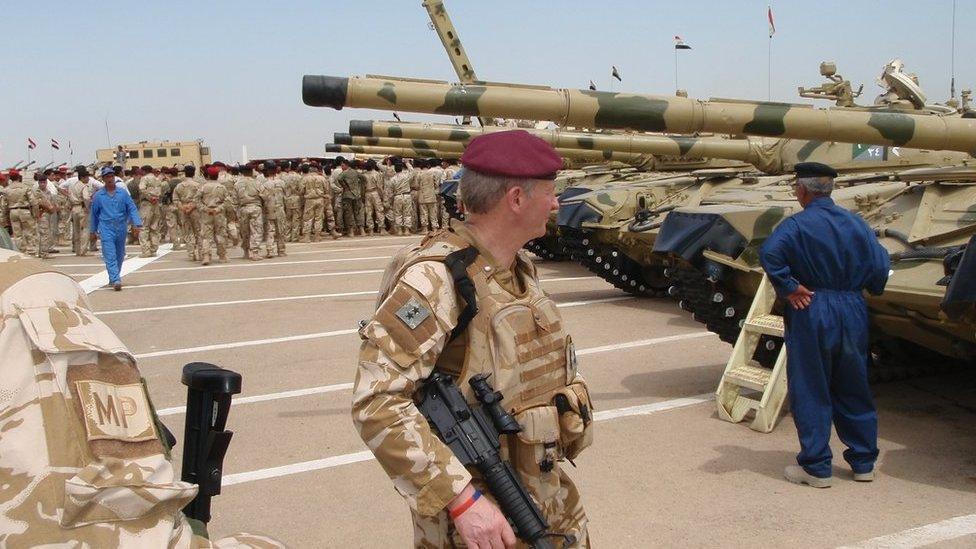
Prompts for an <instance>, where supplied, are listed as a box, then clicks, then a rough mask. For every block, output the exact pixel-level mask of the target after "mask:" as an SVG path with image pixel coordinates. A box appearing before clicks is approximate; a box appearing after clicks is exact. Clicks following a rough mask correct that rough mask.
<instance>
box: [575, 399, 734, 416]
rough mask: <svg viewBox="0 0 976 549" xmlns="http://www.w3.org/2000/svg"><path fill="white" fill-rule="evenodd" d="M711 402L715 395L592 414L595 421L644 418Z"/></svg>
mask: <svg viewBox="0 0 976 549" xmlns="http://www.w3.org/2000/svg"><path fill="white" fill-rule="evenodd" d="M712 400H715V393H705V394H702V395H696V396H691V397H685V398H676V399H674V400H665V401H664V402H652V403H650V404H640V405H637V406H628V407H627V408H617V409H615V410H604V411H602V412H596V413H595V414H593V419H594V420H596V421H607V420H610V419H617V418H621V417H630V416H645V415H648V414H653V413H655V412H663V411H665V410H674V409H675V408H684V407H685V406H694V405H695V404H701V403H702V402H709V401H712Z"/></svg>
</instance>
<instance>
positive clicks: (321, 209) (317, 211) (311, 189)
mask: <svg viewBox="0 0 976 549" xmlns="http://www.w3.org/2000/svg"><path fill="white" fill-rule="evenodd" d="M299 184H300V185H301V188H302V196H303V197H304V202H305V211H304V212H303V214H302V221H303V223H304V225H305V226H304V228H303V229H302V242H309V241H312V240H314V241H318V240H320V239H321V238H322V227H323V226H325V227H326V228H327V229H328V231H329V232H330V233H332V236H333V237H336V236H338V233H336V230H335V217H334V215H333V213H332V192H331V190H332V189H330V188H329V180H328V179H326V177H325V176H324V175H322V174H320V173H309V174H307V175H305V176H303V177H302V179H301V180H300V181H299ZM323 223H324V225H323Z"/></svg>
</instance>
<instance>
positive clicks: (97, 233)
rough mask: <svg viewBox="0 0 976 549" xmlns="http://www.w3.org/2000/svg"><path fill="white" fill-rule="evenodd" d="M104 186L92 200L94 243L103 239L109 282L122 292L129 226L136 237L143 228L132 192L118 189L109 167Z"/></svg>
mask: <svg viewBox="0 0 976 549" xmlns="http://www.w3.org/2000/svg"><path fill="white" fill-rule="evenodd" d="M101 176H102V182H103V183H105V186H104V187H102V188H101V189H99V190H98V191H97V192H96V193H95V195H94V196H92V201H91V219H90V227H91V240H92V244H94V243H95V239H96V238H100V239H101V240H102V259H103V260H104V261H105V270H106V271H108V283H109V284H111V285H112V287H113V288H115V291H120V290H121V289H122V279H121V278H120V276H119V271H121V270H122V261H124V260H125V239H126V233H128V223H132V225H133V227H134V229H133V232H134V233H135V236H136V238H138V237H139V230H140V229H142V219H141V218H140V217H139V210H138V209H137V208H136V205H135V203H134V202H133V201H132V197H131V196H129V193H127V192H125V191H123V190H121V189H119V188H117V187H116V178H115V171H114V170H112V168H110V167H108V166H106V167H104V168H102V171H101Z"/></svg>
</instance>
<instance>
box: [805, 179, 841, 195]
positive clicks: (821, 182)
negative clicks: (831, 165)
mask: <svg viewBox="0 0 976 549" xmlns="http://www.w3.org/2000/svg"><path fill="white" fill-rule="evenodd" d="M796 184H797V185H802V186H803V187H804V188H806V190H808V191H810V192H811V193H813V194H815V195H818V196H830V193H831V192H832V191H833V190H834V178H833V177H826V176H822V177H797V178H796Z"/></svg>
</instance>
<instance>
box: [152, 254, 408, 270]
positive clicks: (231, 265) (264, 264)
mask: <svg viewBox="0 0 976 549" xmlns="http://www.w3.org/2000/svg"><path fill="white" fill-rule="evenodd" d="M372 259H383V260H386V261H389V259H390V256H388V255H374V256H370V257H336V258H332V259H304V260H301V261H288V260H287V259H286V260H284V261H261V262H255V261H248V262H247V263H219V264H216V265H214V264H211V265H207V266H206V267H204V266H203V265H195V266H193V267H166V268H164V269H150V270H148V271H142V272H141V273H140V274H154V273H170V272H173V271H212V270H215V269H244V268H247V267H288V266H291V265H309V264H312V263H341V262H346V261H366V260H372Z"/></svg>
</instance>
